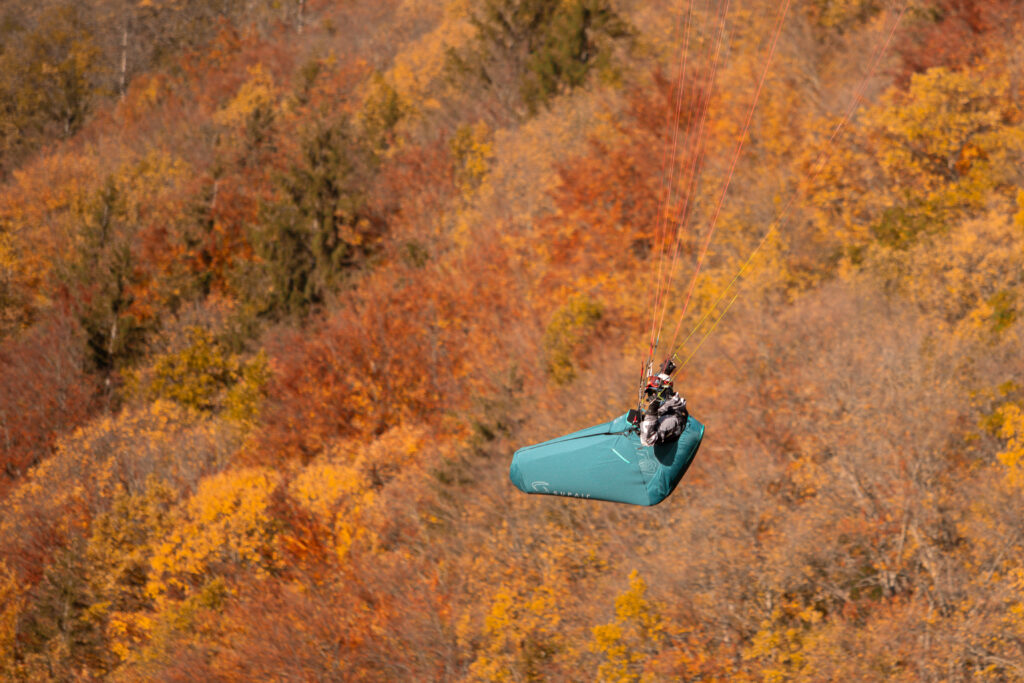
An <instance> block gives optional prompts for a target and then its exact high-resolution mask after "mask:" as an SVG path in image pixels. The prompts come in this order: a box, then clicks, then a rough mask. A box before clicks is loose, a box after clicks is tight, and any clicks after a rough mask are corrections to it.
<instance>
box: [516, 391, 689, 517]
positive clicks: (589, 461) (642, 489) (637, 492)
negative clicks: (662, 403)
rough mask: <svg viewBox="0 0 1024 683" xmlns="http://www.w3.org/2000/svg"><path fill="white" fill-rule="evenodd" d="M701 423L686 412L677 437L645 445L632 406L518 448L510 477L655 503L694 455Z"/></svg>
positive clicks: (582, 494) (541, 486) (569, 491)
mask: <svg viewBox="0 0 1024 683" xmlns="http://www.w3.org/2000/svg"><path fill="white" fill-rule="evenodd" d="M703 438H704V425H702V424H701V423H700V422H698V421H697V420H695V419H694V418H693V416H690V417H689V418H688V419H687V422H686V428H685V429H684V430H683V433H682V434H681V435H680V437H679V438H678V439H676V440H675V441H670V442H667V443H661V444H657V445H655V446H644V445H643V444H641V443H640V432H639V430H638V428H637V426H636V424H635V411H630V412H629V413H626V414H624V415H620V416H619V417H617V418H615V419H614V420H612V421H611V422H606V423H604V424H601V425H597V426H595V427H590V428H588V429H583V430H580V431H578V432H573V433H572V434H567V435H565V436H560V437H558V438H557V439H552V440H550V441H544V442H543V443H538V444H535V445H533V446H526V447H524V448H520V449H519V450H518V451H516V452H515V455H514V456H512V467H511V470H510V472H509V478H510V479H511V480H512V483H513V484H515V485H516V487H518V488H519V490H520V491H524V492H526V493H537V494H543V495H550V496H568V497H572V498H589V499H593V500H607V501H612V502H616V503H631V504H633V505H657V504H658V503H660V502H661V501H663V500H665V498H667V497H668V495H669V494H670V493H672V491H673V489H675V487H676V484H678V483H679V480H680V479H682V477H683V474H685V473H686V470H687V468H688V467H689V466H690V463H691V462H693V457H694V456H695V455H696V454H697V449H698V448H699V447H700V442H701V439H703Z"/></svg>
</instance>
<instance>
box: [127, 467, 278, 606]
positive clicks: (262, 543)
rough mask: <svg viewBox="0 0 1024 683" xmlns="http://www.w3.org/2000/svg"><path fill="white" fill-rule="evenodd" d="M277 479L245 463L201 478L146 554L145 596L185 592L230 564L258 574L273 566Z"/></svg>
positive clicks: (161, 598)
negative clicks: (149, 554)
mask: <svg viewBox="0 0 1024 683" xmlns="http://www.w3.org/2000/svg"><path fill="white" fill-rule="evenodd" d="M280 479H281V478H280V475H279V474H277V473H276V472H274V471H273V470H269V469H262V468H247V469H240V470H232V471H228V472H223V473H221V474H216V475H213V476H212V477H209V478H207V479H204V480H203V481H202V482H200V484H199V488H198V490H197V491H196V492H195V494H194V495H193V496H192V497H191V498H190V499H189V500H188V501H187V502H186V503H185V505H184V506H183V508H182V509H181V510H180V512H179V516H178V517H177V519H175V521H174V523H173V528H172V530H171V532H170V533H169V534H168V535H167V537H166V538H164V539H163V540H162V541H161V542H159V543H158V544H157V547H156V549H155V551H154V553H153V556H152V558H151V559H150V567H151V570H152V575H151V579H150V581H149V583H148V585H147V588H146V590H147V592H148V593H149V595H150V596H152V597H153V598H154V599H156V600H157V602H158V604H159V603H160V602H162V601H164V600H165V599H166V598H168V597H171V596H178V597H185V596H188V595H189V594H190V593H192V591H193V590H194V589H195V588H196V587H197V586H202V585H204V584H205V583H207V582H208V581H209V580H210V579H211V578H213V576H214V575H216V574H217V573H218V572H223V571H229V570H230V568H232V567H241V568H254V569H255V570H256V571H257V573H260V572H261V571H269V570H271V569H274V568H275V567H276V566H277V565H278V558H277V556H276V554H275V552H274V549H273V537H274V533H275V529H274V520H273V517H272V515H271V512H270V509H269V508H270V505H271V496H272V495H273V493H274V490H275V489H276V488H277V486H278V485H279V483H280Z"/></svg>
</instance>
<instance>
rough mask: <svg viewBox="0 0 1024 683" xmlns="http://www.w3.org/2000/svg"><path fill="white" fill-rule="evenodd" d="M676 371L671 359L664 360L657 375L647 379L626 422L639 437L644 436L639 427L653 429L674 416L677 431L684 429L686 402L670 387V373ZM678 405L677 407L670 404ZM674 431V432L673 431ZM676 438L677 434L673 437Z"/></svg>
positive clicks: (686, 416) (687, 415) (686, 414)
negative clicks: (635, 406) (635, 430)
mask: <svg viewBox="0 0 1024 683" xmlns="http://www.w3.org/2000/svg"><path fill="white" fill-rule="evenodd" d="M675 371H676V364H675V362H674V361H673V359H672V358H666V360H665V362H663V364H662V368H660V369H659V370H658V372H657V374H656V375H655V374H653V373H651V374H650V375H649V376H648V377H647V383H646V386H645V387H644V388H643V391H642V392H641V395H640V398H639V401H638V404H637V409H636V410H633V411H630V413H629V415H628V418H627V419H628V420H629V422H630V424H631V425H633V427H634V428H635V429H637V431H638V432H640V433H641V437H642V438H643V436H644V429H641V426H643V425H644V423H645V422H647V423H648V424H647V425H646V426H645V429H648V430H649V429H653V428H655V425H657V424H658V423H660V422H662V420H664V419H665V418H666V417H669V416H674V417H676V418H677V419H678V431H679V433H681V432H682V430H683V429H685V427H686V421H687V419H688V418H689V413H688V412H687V410H686V400H685V399H683V398H681V397H679V396H678V394H677V393H676V390H675V388H674V387H673V385H672V373H674V372H675ZM670 402H671V403H680V404H678V405H675V404H670ZM673 431H675V430H673ZM666 436H668V438H666V440H671V439H672V435H671V434H669V435H666V434H663V438H665V437H666ZM675 437H676V438H678V434H676V435H675Z"/></svg>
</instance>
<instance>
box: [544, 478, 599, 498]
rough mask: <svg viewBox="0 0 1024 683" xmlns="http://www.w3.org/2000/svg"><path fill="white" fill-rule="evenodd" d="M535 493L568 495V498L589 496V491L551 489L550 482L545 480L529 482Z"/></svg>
mask: <svg viewBox="0 0 1024 683" xmlns="http://www.w3.org/2000/svg"><path fill="white" fill-rule="evenodd" d="M530 488H532V489H533V490H534V491H535V492H537V493H547V494H549V495H552V496H568V497H569V498H590V494H589V493H575V492H573V491H552V490H551V484H549V483H548V482H546V481H535V482H532V483H531V484H530Z"/></svg>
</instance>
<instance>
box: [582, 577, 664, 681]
mask: <svg viewBox="0 0 1024 683" xmlns="http://www.w3.org/2000/svg"><path fill="white" fill-rule="evenodd" d="M646 594H647V583H646V582H645V581H644V580H643V579H642V578H641V577H640V573H639V572H638V571H636V570H635V569H634V570H633V571H632V572H630V574H629V588H627V589H626V590H625V591H624V592H623V593H621V594H620V595H619V596H618V597H617V598H615V620H614V621H612V622H611V623H608V624H603V625H600V626H595V627H594V629H593V634H594V637H593V640H592V641H591V642H590V649H591V650H593V651H594V652H599V653H601V654H602V655H604V662H603V663H601V665H600V666H599V667H598V670H597V674H598V678H599V679H600V680H602V681H615V682H616V683H630V682H632V681H641V680H651V676H650V675H649V674H645V672H644V662H645V661H647V660H648V659H649V658H650V657H651V656H652V655H653V654H655V653H657V652H658V651H659V649H660V648H661V647H662V645H663V643H664V641H665V638H666V635H667V627H666V624H665V621H664V619H663V618H662V616H661V614H660V610H659V609H658V608H657V606H656V605H654V604H652V603H651V602H650V601H649V600H648V599H647V597H646Z"/></svg>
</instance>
